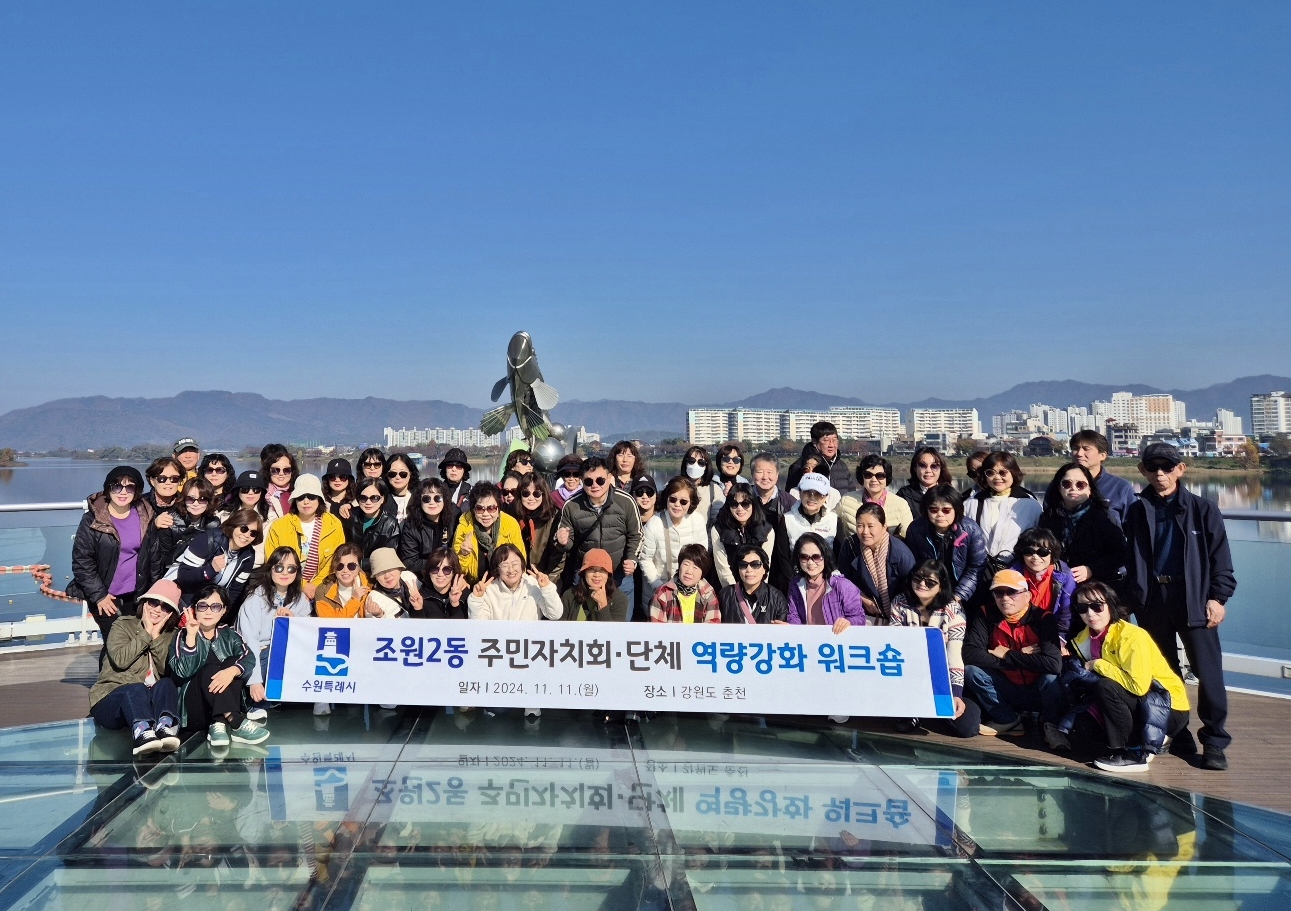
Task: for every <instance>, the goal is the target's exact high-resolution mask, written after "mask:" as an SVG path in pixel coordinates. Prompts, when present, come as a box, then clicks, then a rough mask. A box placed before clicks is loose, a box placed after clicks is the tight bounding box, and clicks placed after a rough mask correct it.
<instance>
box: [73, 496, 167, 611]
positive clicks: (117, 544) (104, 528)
mask: <svg viewBox="0 0 1291 911" xmlns="http://www.w3.org/2000/svg"><path fill="white" fill-rule="evenodd" d="M135 509H136V510H138V512H139V528H140V531H141V532H142V533H143V541H142V543H141V544H140V546H139V558H138V560H137V561H136V572H135V594H140V593H142V592H145V591H147V590H148V586H150V585H152V583H153V582H155V581H156V579H155V578H154V577H153V575H152V563H151V560H150V559H149V554H150V553H151V550H152V535H153V532H154V530H155V529H154V528H153V527H152V520H153V511H152V504H151V503H149V502H148V501H147V500H146V499H142V498H141V499H140V500H139V502H138V503H136V504H135ZM120 556H121V539H120V537H118V536H117V528H116V526H115V525H113V524H112V519H111V517H110V516H109V515H108V498H107V497H106V496H104V495H103V493H101V492H100V493H96V494H93V495H92V496H91V497H90V499H89V509H88V510H87V511H86V513H85V515H83V516H82V517H81V524H80V526H79V527H78V528H77V529H76V540H75V541H74V542H73V544H72V584H71V585H69V586H67V593H68V594H69V595H71V596H72V597H73V598H81V599H84V600H85V601H88V602H89V603H90V606H91V607H94V605H97V604H98V603H99V602H100V601H102V600H103V599H104V598H105V597H107V594H108V587H109V586H111V585H112V577H113V576H115V575H116V572H117V559H118V558H119V557H120Z"/></svg>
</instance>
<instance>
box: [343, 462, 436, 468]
mask: <svg viewBox="0 0 1291 911" xmlns="http://www.w3.org/2000/svg"><path fill="white" fill-rule="evenodd" d="M385 465H386V463H385V462H364V463H363V467H364V468H385ZM449 467H450V468H451V467H452V466H451V465H450V466H449Z"/></svg>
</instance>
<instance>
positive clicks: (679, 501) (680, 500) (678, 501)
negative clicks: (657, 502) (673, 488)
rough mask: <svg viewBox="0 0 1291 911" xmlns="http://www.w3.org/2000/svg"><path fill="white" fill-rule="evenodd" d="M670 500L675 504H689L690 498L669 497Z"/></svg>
mask: <svg viewBox="0 0 1291 911" xmlns="http://www.w3.org/2000/svg"><path fill="white" fill-rule="evenodd" d="M668 502H669V503H671V504H672V505H674V506H689V505H690V500H688V499H687V498H685V497H669V498H668Z"/></svg>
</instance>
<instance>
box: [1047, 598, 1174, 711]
mask: <svg viewBox="0 0 1291 911" xmlns="http://www.w3.org/2000/svg"><path fill="white" fill-rule="evenodd" d="M1073 644H1074V645H1075V646H1076V649H1077V650H1078V651H1079V652H1080V654H1081V655H1083V656H1084V658H1085V660H1086V661H1088V660H1089V630H1088V629H1083V630H1081V631H1080V635H1078V636H1077V637H1076V638H1075V639H1074V640H1073ZM1094 673H1096V674H1098V675H1099V676H1101V677H1106V678H1108V679H1109V680H1115V681H1116V682H1117V683H1119V684H1120V685H1121V686H1123V687H1125V688H1126V689H1127V690H1129V691H1130V692H1131V693H1133V694H1134V695H1135V696H1142V695H1144V694H1145V693H1147V691H1148V690H1150V689H1151V688H1152V681H1153V680H1155V681H1157V682H1158V683H1160V684H1161V685H1162V686H1163V687H1165V688H1166V690H1167V691H1169V693H1170V708H1172V709H1174V710H1175V711H1179V712H1186V711H1188V710H1189V709H1190V708H1191V706H1190V705H1189V704H1188V691H1187V690H1186V689H1184V685H1183V681H1182V680H1180V679H1179V675H1178V674H1176V673H1175V672H1174V671H1173V670H1171V669H1170V665H1169V664H1167V663H1166V660H1165V657H1164V656H1163V655H1162V654H1161V650H1160V649H1159V648H1157V644H1156V643H1155V642H1153V641H1152V637H1151V636H1150V635H1148V632H1147V630H1145V629H1142V628H1141V627H1137V626H1135V625H1134V624H1133V623H1130V622H1129V621H1128V620H1120V621H1118V622H1116V623H1113V624H1112V625H1111V626H1110V627H1108V628H1107V636H1106V638H1104V639H1103V657H1101V658H1099V659H1098V660H1097V661H1095V662H1094Z"/></svg>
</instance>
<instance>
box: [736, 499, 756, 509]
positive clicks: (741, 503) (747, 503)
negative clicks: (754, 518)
mask: <svg viewBox="0 0 1291 911" xmlns="http://www.w3.org/2000/svg"><path fill="white" fill-rule="evenodd" d="M752 508H753V501H752V500H732V501H731V509H752Z"/></svg>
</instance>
